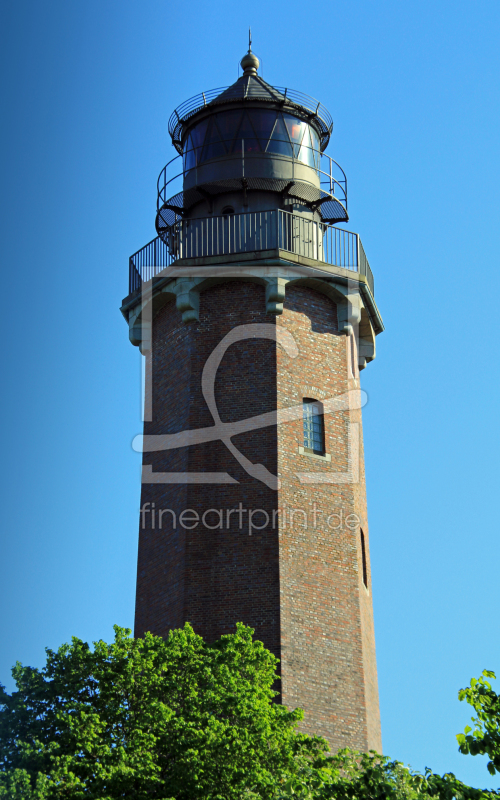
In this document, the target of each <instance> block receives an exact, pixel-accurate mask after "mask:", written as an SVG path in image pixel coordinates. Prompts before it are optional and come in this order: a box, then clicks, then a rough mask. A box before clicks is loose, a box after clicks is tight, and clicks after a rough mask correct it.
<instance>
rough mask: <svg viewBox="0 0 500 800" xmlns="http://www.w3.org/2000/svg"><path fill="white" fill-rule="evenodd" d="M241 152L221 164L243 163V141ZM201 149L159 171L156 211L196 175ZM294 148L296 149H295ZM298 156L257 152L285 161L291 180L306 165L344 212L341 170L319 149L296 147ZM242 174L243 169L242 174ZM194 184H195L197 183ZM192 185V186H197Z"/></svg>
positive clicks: (179, 158)
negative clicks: (188, 161)
mask: <svg viewBox="0 0 500 800" xmlns="http://www.w3.org/2000/svg"><path fill="white" fill-rule="evenodd" d="M276 141H277V144H278V145H279V144H287V145H289V146H290V149H291V145H290V143H289V142H288V141H287V142H286V143H285V142H284V141H283V142H281V140H276ZM241 146H242V152H236V153H233V154H232V155H229V156H224V159H223V160H224V161H240V162H242V163H243V159H244V158H245V157H246V158H248V157H249V154H248V153H245V151H244V147H245V140H244V139H242V143H241ZM201 149H202V148H201V147H197V148H192V150H188V151H187V152H186V153H184V155H183V156H175V157H174V158H172V159H171V160H170V161H169V162H168V164H166V165H165V166H164V167H163V169H162V171H161V172H160V174H159V176H158V182H157V191H158V195H157V209H158V210H159V209H160V208H161V207H162V205H163V204H164V203H167V204H168V202H169V200H171V199H172V198H176V197H177V196H178V195H180V194H181V192H182V190H183V187H184V178H185V177H186V175H188V174H189V173H192V172H196V170H197V169H198V161H199V158H198V155H199V153H200V152H201ZM296 149H297V148H296ZM298 151H299V152H298V156H293V157H292V156H284V155H283V154H280V153H274V152H269V153H264V154H262V153H260V154H259V153H257V154H256V155H257V156H261V157H262V155H264V156H265V155H271V156H272V158H273V159H274V160H275V161H279V160H283V161H287V162H288V163H289V164H290V167H291V173H292V179H293V178H294V172H295V165H296V164H300V163H305V164H307V165H308V166H310V167H312V169H314V171H315V172H316V175H317V176H318V178H319V185H320V188H321V190H322V191H324V192H327V193H328V194H330V195H332V197H335V198H336V199H337V200H340V202H341V203H342V204H343V205H344V206H345V208H346V209H347V178H346V174H345V172H344V170H343V169H342V167H341V166H340V164H338V163H337V162H336V161H335V160H334V159H333V158H331V157H330V156H329V155H327V154H326V153H322V152H321V151H319V150H316V149H314V148H312V147H308V146H306V145H300V148H298ZM190 153H192V156H193V165H192V166H189V167H188V166H187V164H186V158H187V156H189V154H190ZM242 174H244V168H243V171H242ZM196 182H197V181H196ZM196 182H195V183H196Z"/></svg>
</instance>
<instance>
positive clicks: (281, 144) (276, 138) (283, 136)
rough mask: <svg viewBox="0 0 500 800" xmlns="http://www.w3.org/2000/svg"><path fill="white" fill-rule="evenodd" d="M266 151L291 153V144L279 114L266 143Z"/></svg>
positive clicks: (283, 153) (285, 154)
mask: <svg viewBox="0 0 500 800" xmlns="http://www.w3.org/2000/svg"><path fill="white" fill-rule="evenodd" d="M267 152H268V153H281V155H284V156H291V155H292V145H291V144H290V139H289V137H288V133H287V129H286V127H285V123H284V122H283V118H282V116H281V114H278V116H277V119H276V124H275V126H274V128H273V132H272V134H271V138H270V140H269V142H268V145H267Z"/></svg>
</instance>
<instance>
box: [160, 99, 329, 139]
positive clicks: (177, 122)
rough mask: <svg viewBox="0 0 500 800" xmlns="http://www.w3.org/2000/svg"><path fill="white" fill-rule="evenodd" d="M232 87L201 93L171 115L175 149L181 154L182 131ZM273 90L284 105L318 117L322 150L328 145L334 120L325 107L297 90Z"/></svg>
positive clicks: (185, 102)
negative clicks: (191, 120)
mask: <svg viewBox="0 0 500 800" xmlns="http://www.w3.org/2000/svg"><path fill="white" fill-rule="evenodd" d="M230 88H231V87H230V86H221V87H219V88H218V89H209V90H208V91H205V92H200V93H199V94H197V95H194V96H193V97H190V98H189V99H188V100H185V101H184V102H183V103H181V104H180V106H177V108H176V109H175V110H174V111H173V113H172V114H171V115H170V119H169V121H168V132H169V134H170V136H171V138H172V143H173V145H174V147H175V148H176V149H177V150H178V152H180V148H181V147H182V144H181V138H182V129H183V127H184V125H185V124H186V122H187V121H188V120H189V119H190V118H191V117H193V116H194V115H195V114H196V113H197V112H198V111H201V110H202V109H203V108H206V106H207V105H210V104H212V105H216V104H217V98H219V97H220V96H221V95H222V94H223V93H224V92H226V91H227V90H228V89H230ZM270 88H271V89H274V90H275V91H276V92H279V94H281V95H283V97H284V101H283V102H284V104H285V105H290V106H292V107H297V106H299V107H300V108H301V109H304V110H305V111H306V112H307V113H308V114H309V115H310V116H312V117H316V118H317V119H318V121H319V123H320V126H321V129H322V132H323V136H322V139H323V144H322V149H325V147H326V146H327V144H328V140H329V138H330V134H331V132H332V130H333V119H332V116H331V114H330V112H329V111H328V109H327V108H325V106H323V105H322V104H321V103H319V102H318V101H317V100H315V99H314V98H313V97H310V96H309V95H307V94H304V93H303V92H298V91H297V90H295V89H288V88H285V87H283V86H270ZM257 99H258V100H259V101H265V99H264V97H259V98H257ZM242 100H243V98H240V97H238V96H235V97H234V98H231V97H228V96H227V95H226V97H225V98H221V102H238V101H239V102H241V101H242ZM275 100H276V102H279V98H276V99H275ZM272 101H273V97H272V96H271V95H270V96H269V99H268V100H267V102H272Z"/></svg>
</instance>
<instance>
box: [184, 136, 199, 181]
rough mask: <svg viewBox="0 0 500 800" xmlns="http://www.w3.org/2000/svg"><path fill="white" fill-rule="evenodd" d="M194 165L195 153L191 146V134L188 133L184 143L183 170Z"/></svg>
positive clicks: (187, 169)
mask: <svg viewBox="0 0 500 800" xmlns="http://www.w3.org/2000/svg"><path fill="white" fill-rule="evenodd" d="M195 166H196V153H195V150H194V147H193V140H192V139H191V135H189V136H188V138H187V141H186V143H185V144H184V172H189V170H190V169H192V168H193V167H195Z"/></svg>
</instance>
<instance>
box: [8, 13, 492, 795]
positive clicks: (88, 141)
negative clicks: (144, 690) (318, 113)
mask: <svg viewBox="0 0 500 800" xmlns="http://www.w3.org/2000/svg"><path fill="white" fill-rule="evenodd" d="M1 15H2V19H1V24H2V29H3V37H2V39H3V44H2V49H1V53H0V58H1V59H2V64H1V75H2V81H3V98H4V107H5V109H6V112H5V116H4V122H3V125H2V128H1V134H0V135H1V136H2V149H1V152H2V155H3V158H4V165H3V167H2V174H3V176H4V190H3V192H2V196H1V203H2V213H1V221H2V226H3V229H4V230H3V234H2V240H1V241H2V246H1V256H2V258H1V261H2V272H1V276H2V277H1V281H2V290H3V304H2V307H3V333H4V335H3V354H2V374H3V378H4V380H3V391H2V394H1V404H2V408H1V419H2V423H3V425H2V427H3V431H2V445H3V446H2V453H3V464H2V480H1V484H0V485H1V489H2V500H1V504H0V512H1V517H2V525H1V530H2V549H1V553H2V560H1V586H0V591H1V593H2V614H1V618H0V619H1V626H2V632H1V636H0V680H2V681H3V682H4V683H6V684H7V685H8V686H9V687H11V686H12V684H11V681H10V672H9V670H10V667H11V666H12V665H13V663H14V662H15V661H16V660H17V659H18V660H20V661H22V662H23V663H25V664H31V665H34V666H39V665H41V664H42V663H43V660H44V647H45V646H49V647H52V648H53V647H57V646H58V645H59V644H61V643H62V642H64V641H67V640H68V639H69V638H70V637H71V636H72V635H77V636H79V637H82V638H84V639H86V640H95V639H98V638H104V639H107V640H109V639H110V638H111V637H112V625H113V623H115V622H116V623H118V624H120V625H125V626H132V624H133V609H134V588H135V568H136V554H137V528H138V513H137V512H138V506H139V489H140V483H139V481H140V477H139V469H140V467H139V459H140V457H139V455H138V454H136V453H134V452H133V451H132V449H131V440H132V438H133V436H134V435H135V434H137V433H138V432H140V406H139V375H140V356H139V354H138V352H137V350H136V349H135V348H133V347H132V346H131V345H130V344H129V342H128V335H127V328H126V325H125V322H124V321H123V319H122V317H121V315H120V313H119V310H118V308H119V306H120V301H121V299H122V298H123V297H124V296H125V295H126V293H127V269H128V256H129V255H130V254H131V253H133V252H134V251H135V250H137V249H138V248H139V247H141V246H142V245H143V244H145V243H146V242H148V241H149V240H150V239H151V238H153V236H154V211H155V201H156V197H155V182H156V177H157V175H158V173H159V171H160V169H161V168H162V167H163V165H164V164H165V163H166V162H167V161H168V160H169V159H170V158H171V157H172V156H173V155H174V153H173V151H172V147H171V145H170V144H169V140H168V136H167V130H166V128H167V120H168V117H169V115H170V113H171V111H172V110H173V108H174V107H175V106H177V105H178V104H179V103H180V102H182V101H183V100H185V99H187V98H188V97H190V96H191V95H193V94H195V93H197V92H199V91H201V90H203V89H210V88H214V87H218V86H224V85H227V84H229V83H232V82H233V81H234V80H235V79H236V77H237V64H238V60H239V59H240V58H241V56H242V55H243V53H244V51H245V49H246V42H247V31H248V26H249V24H251V25H252V31H253V41H254V49H255V51H256V52H257V53H258V54H259V55H260V56H261V58H262V61H263V75H264V78H265V79H266V80H268V81H269V82H271V83H276V84H278V85H282V86H290V87H292V88H295V89H298V90H300V91H304V92H307V93H309V94H312V95H313V96H315V97H317V98H318V99H320V100H321V101H322V102H323V103H324V104H325V105H326V107H327V108H328V109H329V110H330V112H331V113H332V116H333V118H334V121H335V128H334V135H333V138H332V142H331V144H330V147H329V150H328V152H329V153H330V155H332V156H333V158H335V159H336V160H337V161H339V162H340V164H341V165H342V166H343V168H344V169H345V171H346V173H347V177H348V186H349V210H350V217H351V219H350V223H349V228H350V229H351V230H355V231H357V232H359V233H360V235H361V237H362V240H363V243H364V246H365V249H366V252H367V255H368V258H369V260H370V263H371V266H372V268H373V271H374V274H375V289H376V298H377V302H378V305H379V308H380V310H381V313H382V315H383V318H384V322H385V324H386V331H385V332H384V333H383V334H382V335H381V336H380V337H379V338H378V340H377V343H378V354H377V358H376V360H375V362H373V363H372V364H371V365H370V366H369V367H368V369H367V370H365V372H364V373H363V375H362V380H363V387H364V388H365V389H366V391H367V392H368V395H369V402H368V405H367V406H366V408H365V410H364V435H365V450H366V468H367V482H368V483H367V485H368V504H369V520H370V540H371V558H372V570H373V581H374V604H375V624H376V636H377V652H378V669H379V681H380V697H381V709H382V733H383V742H384V751H385V752H386V753H387V754H389V755H391V756H392V757H394V758H398V759H400V760H402V761H405V762H409V763H410V764H412V765H413V766H414V767H415V768H418V769H423V768H424V767H425V766H426V765H428V766H431V767H432V768H433V769H434V770H436V771H441V772H444V771H447V770H451V771H454V772H455V773H456V774H457V775H458V776H459V777H460V778H462V779H463V780H466V781H469V782H471V783H473V784H474V785H481V786H496V785H497V781H496V780H495V779H492V778H490V777H489V776H488V774H487V772H486V769H485V764H484V762H482V761H481V760H480V759H479V758H475V759H473V758H471V757H464V756H461V755H459V754H458V753H457V748H456V741H455V734H456V733H458V732H459V731H461V730H462V729H463V727H464V726H465V724H467V722H468V720H469V717H470V714H469V712H468V709H467V707H465V706H464V705H463V704H461V703H459V702H458V700H457V691H458V689H459V688H460V687H461V686H464V685H465V684H466V683H467V682H468V680H469V679H470V677H471V676H473V675H478V674H479V673H480V672H481V670H482V669H483V668H485V667H486V668H489V669H497V670H498V671H499V672H500V639H499V635H498V617H499V596H498V595H499V589H498V587H499V580H498V563H499V555H500V552H499V551H500V548H499V544H498V530H499V523H498V503H497V499H498V495H499V481H498V478H499V475H498V449H499V446H498V444H499V443H498V436H499V422H498V415H497V408H498V395H497V393H498V366H497V365H498V356H497V353H496V342H497V339H498V336H497V334H496V333H495V330H496V316H497V314H498V310H497V308H496V305H497V303H498V297H499V296H500V294H499V291H498V290H499V288H500V287H499V285H498V284H499V278H498V267H499V265H498V252H499V249H500V248H499V241H498V238H499V236H498V209H499V194H500V180H499V152H498V130H499V127H500V119H499V116H500V115H499V98H498V74H499V55H498V54H499V48H498V40H499V36H500V25H499V21H500V20H499V17H500V6H499V5H498V2H493V1H492V0H482V1H481V2H472V1H471V0H467V2H463V0H462V2H460V1H459V0H454V2H451V1H450V0H433V2H430V0H421V1H420V2H415V1H414V0H406V2H404V3H401V2H396V0H391V1H389V0H379V2H377V3H375V2H372V1H370V0H351V2H349V3H343V2H342V3H341V2H338V0H333V1H332V0H330V2H328V3H326V4H323V6H313V5H311V4H307V3H302V2H301V3H299V2H296V0H289V1H288V2H283V0H275V2H274V3H269V2H263V1H262V0H255V2H253V3H252V4H251V5H248V4H246V5H244V4H236V3H234V1H233V2H226V0H223V1H222V2H221V1H219V0H215V1H214V2H212V3H205V2H200V0H194V2H191V3H189V4H187V3H167V2H164V0H161V1H160V0H144V2H141V3H139V2H131V0H120V2H116V0H105V2H99V3H98V2H96V1H95V0H90V1H88V2H86V3H76V2H74V1H72V2H67V1H66V2H61V0H54V2H52V3H45V4H40V3H35V2H23V0H19V1H18V2H16V3H14V2H12V1H11V0H9V1H8V2H4V3H3V4H2V9H1Z"/></svg>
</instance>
